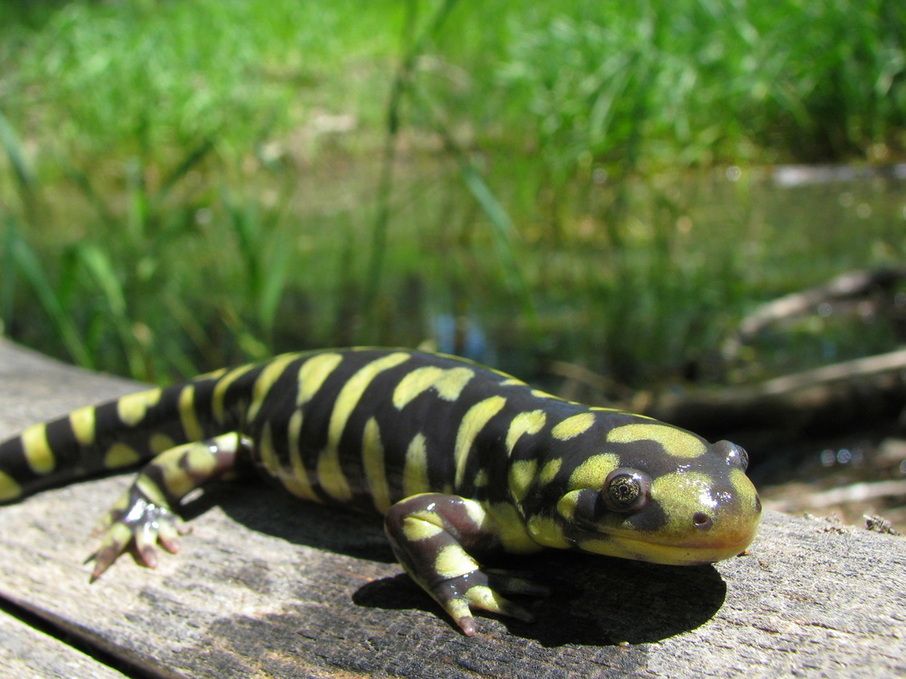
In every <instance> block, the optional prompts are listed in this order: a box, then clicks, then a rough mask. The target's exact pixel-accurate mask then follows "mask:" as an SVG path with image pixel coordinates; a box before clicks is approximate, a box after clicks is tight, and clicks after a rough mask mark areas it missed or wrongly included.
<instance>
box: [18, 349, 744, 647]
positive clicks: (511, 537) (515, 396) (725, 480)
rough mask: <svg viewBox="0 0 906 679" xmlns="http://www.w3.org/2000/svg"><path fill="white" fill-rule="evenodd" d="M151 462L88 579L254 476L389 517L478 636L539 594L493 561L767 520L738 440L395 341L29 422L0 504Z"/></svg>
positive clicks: (718, 548)
mask: <svg viewBox="0 0 906 679" xmlns="http://www.w3.org/2000/svg"><path fill="white" fill-rule="evenodd" d="M141 462H146V464H145V466H144V467H143V468H142V470H141V471H140V473H139V474H138V476H137V477H136V479H135V481H134V482H133V483H132V485H131V486H130V488H129V490H128V491H127V492H126V493H125V495H124V496H123V497H122V498H121V499H120V500H119V501H118V502H117V503H116V504H115V505H114V507H113V508H112V509H111V510H110V512H109V514H108V516H107V520H106V534H105V536H104V538H103V540H102V542H101V545H100V547H99V549H98V551H97V552H96V553H95V555H94V556H95V567H94V570H93V573H92V578H97V577H98V576H100V575H101V574H102V573H103V572H104V571H105V570H106V569H107V568H109V567H110V565H111V564H112V563H113V562H114V561H115V560H116V558H117V557H118V556H119V555H120V554H121V553H122V552H123V551H125V550H127V549H130V548H131V549H134V550H135V552H136V554H137V555H138V557H139V559H140V560H141V561H142V562H143V563H144V564H146V565H149V566H154V565H155V564H156V563H157V556H156V545H158V544H159V545H161V546H162V547H164V548H165V549H167V550H168V551H171V552H175V551H176V550H177V547H178V544H177V543H178V540H177V536H178V535H179V534H180V533H181V532H182V528H181V525H180V523H179V520H178V518H177V516H176V514H175V510H176V509H177V508H178V507H179V504H180V502H181V500H182V499H183V498H184V497H185V496H186V495H187V494H188V493H189V492H190V491H192V490H193V489H195V488H198V487H200V486H203V485H204V484H206V483H208V482H210V481H213V480H215V479H220V478H225V477H231V476H237V475H241V474H244V473H248V470H250V469H252V468H253V467H254V468H257V469H258V470H259V471H260V472H262V473H264V474H265V475H266V476H268V477H271V478H273V479H276V480H277V481H278V482H279V483H280V484H282V485H283V486H284V487H285V488H286V489H287V490H288V491H289V492H291V493H292V494H294V495H296V496H298V497H300V498H302V499H304V500H310V501H315V502H322V503H331V504H339V505H348V506H352V507H356V508H359V509H364V510H367V511H374V512H379V513H381V514H383V515H384V517H385V527H386V532H387V536H388V538H389V540H390V543H391V545H392V547H393V550H394V552H395V554H396V556H397V558H398V560H399V562H400V563H401V564H402V566H403V567H404V568H405V569H406V570H407V571H408V572H409V574H410V575H411V576H412V577H413V579H414V580H415V581H416V582H418V583H419V584H420V585H421V586H422V587H423V588H424V589H425V590H426V591H427V592H428V593H429V594H430V595H431V596H432V597H434V599H435V600H436V601H437V602H438V603H439V604H440V605H441V606H442V607H443V608H444V609H445V610H446V611H447V613H448V614H449V615H450V617H451V618H452V619H453V620H454V621H455V622H456V624H457V625H458V626H459V627H460V629H462V631H463V632H464V633H466V634H468V635H472V634H474V633H475V631H476V628H475V621H474V619H473V617H472V610H475V609H481V610H486V611H491V612H496V613H500V614H503V615H511V616H515V617H517V618H520V619H523V620H530V619H531V615H530V613H529V612H528V611H527V610H526V609H525V608H523V607H521V606H520V605H518V604H516V603H514V602H512V601H510V600H509V599H508V598H506V597H507V596H509V595H513V594H515V595H528V596H540V595H543V594H544V593H545V592H546V590H545V588H544V587H541V586H539V585H537V584H534V583H532V582H530V581H528V580H525V579H523V578H520V577H516V576H513V575H511V574H507V573H504V572H491V571H487V570H484V569H482V567H481V566H480V564H479V563H478V561H477V560H476V558H477V557H479V556H481V555H484V554H486V553H488V552H492V551H503V552H509V553H514V554H519V553H529V552H534V551H537V550H540V549H543V548H545V547H552V548H562V549H578V550H581V551H585V552H592V553H598V554H604V555H610V556H617V557H623V558H629V559H638V560H643V561H652V562H656V563H668V564H697V563H710V562H714V561H718V560H721V559H725V558H729V557H731V556H733V555H735V554H737V553H739V552H740V551H742V550H744V549H745V548H746V547H747V546H748V544H749V543H750V542H751V540H752V538H753V537H754V534H755V530H756V527H757V525H758V521H759V518H760V512H761V505H760V503H759V500H758V496H757V494H756V492H755V489H754V487H753V486H752V484H751V482H750V481H749V480H748V478H747V477H746V476H745V467H746V463H747V459H746V453H745V451H744V450H743V449H742V448H740V447H739V446H737V445H735V444H733V443H729V442H727V441H720V442H718V443H715V444H709V443H708V442H707V441H705V440H704V439H702V438H700V437H698V436H696V435H695V434H692V433H690V432H687V431H685V430H682V429H678V428H676V427H672V426H670V425H666V424H663V423H660V422H657V421H655V420H652V419H649V418H646V417H644V416H641V415H634V414H631V413H626V412H621V411H616V410H610V409H605V408H590V407H588V406H585V405H582V404H578V403H572V402H568V401H564V400H561V399H558V398H555V397H553V396H550V395H547V394H544V393H541V392H538V391H535V390H533V389H532V388H531V387H529V386H527V385H525V384H524V383H522V382H520V381H519V380H516V379H514V378H512V377H510V376H508V375H505V374H503V373H499V372H497V371H494V370H490V369H488V368H484V367H481V366H478V365H476V364H474V363H471V362H468V361H464V360H462V359H458V358H455V357H451V356H443V355H437V354H430V353H424V352H417V351H407V350H386V349H345V350H329V351H322V352H312V353H304V354H287V355H283V356H278V357H276V358H274V359H272V360H270V361H268V362H265V363H261V364H257V365H248V366H242V367H240V368H236V369H233V370H228V371H227V370H224V371H219V372H217V373H212V374H210V375H203V376H200V377H198V378H196V379H194V380H192V381H191V382H188V383H186V384H184V385H178V386H174V387H169V388H166V389H153V390H149V391H145V392H140V393H138V394H133V395H130V396H126V397H123V398H121V399H118V400H116V401H111V402H109V403H105V404H102V405H99V406H96V407H88V408H83V409H80V410H78V411H75V412H73V413H71V414H69V415H68V416H66V417H63V418H60V419H58V420H55V421H53V422H50V423H47V424H40V425H35V426H33V427H29V428H28V429H26V430H25V431H24V432H23V433H22V434H21V435H20V436H18V437H16V438H13V439H10V440H8V441H6V442H4V443H2V444H0V502H13V501H17V500H19V499H21V498H22V497H25V496H27V495H29V494H31V493H33V492H36V491H38V490H40V489H42V488H45V487H48V486H52V485H58V484H60V483H63V482H67V481H70V480H72V479H76V478H80V477H83V476H87V475H90V474H93V473H98V472H101V471H107V470H111V469H118V468H121V467H127V466H134V465H136V464H139V463H141ZM249 463H251V464H249Z"/></svg>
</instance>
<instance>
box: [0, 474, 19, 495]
mask: <svg viewBox="0 0 906 679" xmlns="http://www.w3.org/2000/svg"><path fill="white" fill-rule="evenodd" d="M20 495H22V487H21V486H20V485H19V484H18V483H16V482H15V481H14V480H13V477H12V476H10V475H9V474H6V473H4V472H0V502H7V501H8V500H15V499H16V498H17V497H19V496H20Z"/></svg>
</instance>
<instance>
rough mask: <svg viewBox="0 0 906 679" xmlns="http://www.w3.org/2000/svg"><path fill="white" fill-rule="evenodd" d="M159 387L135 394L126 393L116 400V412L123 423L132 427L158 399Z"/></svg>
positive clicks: (143, 417)
mask: <svg viewBox="0 0 906 679" xmlns="http://www.w3.org/2000/svg"><path fill="white" fill-rule="evenodd" d="M160 395H161V390H160V389H148V390H147V391H140V392H138V393H135V394H126V395H125V396H123V397H122V398H120V399H119V400H118V401H117V402H116V414H117V415H118V416H119V418H120V420H122V421H123V423H124V424H127V425H129V426H130V427H134V426H135V425H137V424H138V423H139V422H141V421H142V420H143V419H145V415H147V413H148V408H151V407H153V406H155V405H156V404H157V402H158V401H160Z"/></svg>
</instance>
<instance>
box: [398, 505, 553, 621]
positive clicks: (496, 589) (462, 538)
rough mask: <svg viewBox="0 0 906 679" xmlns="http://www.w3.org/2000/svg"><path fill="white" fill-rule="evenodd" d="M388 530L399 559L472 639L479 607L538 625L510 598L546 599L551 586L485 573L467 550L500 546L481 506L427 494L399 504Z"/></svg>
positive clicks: (520, 578)
mask: <svg viewBox="0 0 906 679" xmlns="http://www.w3.org/2000/svg"><path fill="white" fill-rule="evenodd" d="M384 529H385V530H386V532H387V537H388V538H389V539H390V544H391V546H392V547H393V551H394V554H396V558H397V560H398V561H399V562H400V564H401V565H402V566H403V567H404V568H405V569H406V571H407V572H408V573H409V575H410V576H412V578H413V580H415V581H416V582H417V583H418V584H419V586H420V587H421V588H422V589H424V590H425V591H426V592H428V594H430V595H431V596H432V597H433V598H434V599H435V601H437V602H438V603H439V604H440V605H441V606H442V607H443V609H444V610H445V611H446V612H447V613H448V614H449V615H450V617H451V618H453V620H454V622H456V624H457V625H458V626H459V628H460V629H461V630H462V631H463V633H465V634H466V635H468V636H472V635H473V634H475V632H476V627H475V619H474V617H473V616H472V610H473V609H480V610H485V611H490V612H492V613H498V614H500V615H506V616H510V617H514V618H517V619H519V620H523V621H525V622H532V621H533V620H534V618H533V616H532V614H531V613H530V612H529V611H528V610H526V609H525V608H523V607H522V606H520V605H518V604H516V603H514V602H512V601H510V600H509V599H507V598H506V597H505V596H504V595H513V594H516V595H525V596H545V595H547V593H548V590H547V588H546V587H543V586H541V585H537V584H535V583H533V582H531V581H530V580H527V579H525V578H522V577H518V576H515V575H510V574H508V573H506V572H504V571H490V570H485V569H482V567H481V566H480V565H479V563H478V562H477V561H476V560H475V559H474V558H473V557H472V555H471V554H469V551H467V550H475V551H480V550H484V549H490V548H493V547H495V546H497V542H498V540H497V536H496V531H495V526H494V522H493V521H492V520H491V518H490V517H489V516H488V514H487V513H486V511H485V510H484V508H483V507H482V506H481V504H480V503H478V502H476V501H474V500H469V499H466V498H462V497H459V496H455V495H443V494H440V493H425V494H422V495H414V496H412V497H409V498H406V499H404V500H401V501H400V502H398V503H396V504H395V505H393V506H392V507H391V508H390V509H389V511H388V512H387V515H386V517H385V520H384Z"/></svg>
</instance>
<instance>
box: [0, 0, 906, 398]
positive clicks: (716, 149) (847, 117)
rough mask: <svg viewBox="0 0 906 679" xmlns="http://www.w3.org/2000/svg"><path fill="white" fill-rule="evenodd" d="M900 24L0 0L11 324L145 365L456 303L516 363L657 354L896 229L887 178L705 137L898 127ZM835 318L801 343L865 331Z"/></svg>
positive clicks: (33, 340)
mask: <svg viewBox="0 0 906 679" xmlns="http://www.w3.org/2000/svg"><path fill="white" fill-rule="evenodd" d="M904 35H906V5H904V3H902V2H897V1H895V0H886V1H885V0H868V1H865V2H855V1H854V0H830V1H828V2H821V3H814V2H806V1H803V0H779V1H778V2H773V3H756V2H747V1H744V0H676V1H675V2H671V3H666V2H656V1H654V0H649V1H647V2H646V1H641V2H637V3H617V2H601V1H600V0H597V1H595V2H590V1H584V0H559V1H557V2H548V3H528V2H521V1H520V2H503V0H493V1H489V2H484V3H467V2H457V1H456V0H407V1H405V2H399V1H397V0H393V1H391V0H373V1H372V2H367V3H362V2H357V1H354V0H338V1H336V2H331V3H323V2H313V1H300V0H269V1H267V2H265V1H264V0H243V1H241V2H240V1H229V0H196V1H194V2H190V3H187V2H170V1H166V0H143V1H134V2H88V1H72V2H51V1H46V2H24V1H22V2H5V3H2V4H0V150H2V153H0V228H2V229H3V230H4V231H3V236H2V240H0V242H2V247H3V250H2V252H0V265H2V267H3V268H2V276H0V314H2V320H3V324H4V327H5V331H6V333H7V334H9V335H10V336H13V337H15V338H17V339H20V340H22V341H25V342H27V343H30V344H33V345H35V346H38V347H40V348H41V349H43V350H45V351H48V352H51V353H56V354H59V355H62V356H66V357H69V358H71V359H72V360H75V361H77V362H79V363H82V364H84V365H89V366H93V367H97V368H103V369H107V370H112V371H115V372H122V373H128V374H131V375H133V376H135V377H137V378H140V379H147V380H156V381H167V380H170V379H173V378H175V377H177V376H179V375H185V374H189V373H193V372H197V371H199V370H204V369H207V368H211V367H215V366H218V365H222V364H226V363H233V362H236V361H239V360H244V359H245V358H248V357H252V358H259V357H263V356H266V355H268V354H270V353H273V352H275V351H280V350H284V349H296V348H303V347H308V346H323V345H337V344H349V343H371V344H378V343H391V344H416V343H418V342H420V341H422V340H423V339H426V338H429V339H430V338H437V337H438V335H439V334H441V333H440V331H439V330H438V328H439V327H440V325H442V323H443V322H445V321H446V320H447V319H452V320H453V321H454V325H455V327H456V329H457V332H458V335H457V336H463V335H467V334H468V333H469V332H473V334H474V333H475V332H477V333H478V335H480V336H486V338H485V339H484V340H483V344H482V346H483V347H484V348H483V349H478V350H477V351H478V353H479V357H480V358H483V359H485V360H494V353H495V352H496V353H497V354H498V356H497V359H498V362H500V363H502V364H503V365H504V366H505V367H507V368H509V369H512V370H518V371H520V372H522V373H525V372H532V371H533V369H534V368H535V367H537V365H539V364H540V363H541V362H543V361H544V360H546V359H548V358H551V357H560V358H566V359H570V360H577V361H581V362H583V363H584V364H586V365H588V366H589V367H591V368H592V369H594V370H596V371H600V372H603V373H607V374H610V375H612V376H613V377H615V378H616V379H617V380H619V381H622V382H629V383H633V384H638V383H642V382H650V381H659V380H670V379H675V378H677V377H678V376H682V375H683V374H686V373H687V372H688V366H689V365H690V364H691V363H696V364H700V363H702V362H705V363H707V360H708V356H709V355H710V354H711V353H713V351H714V350H715V347H716V346H717V345H718V343H719V341H720V339H721V337H722V336H724V335H725V334H726V333H727V332H728V331H729V329H730V328H731V327H732V325H733V323H734V322H735V320H736V319H738V317H739V316H740V315H741V314H742V313H744V312H745V311H746V310H747V309H750V308H751V307H752V306H753V305H754V304H755V303H757V302H758V301H761V300H764V299H768V298H770V297H771V296H773V295H775V294H781V293H782V292H785V291H787V290H789V289H792V288H795V287H797V286H801V285H807V284H811V283H816V282H819V281H820V280H822V279H823V278H825V277H828V276H830V275H833V274H834V273H837V272H838V271H840V270H841V269H843V268H848V267H855V266H870V265H876V264H883V263H886V262H891V261H898V260H901V259H902V258H903V255H904V250H906V236H904V232H906V229H903V220H904V219H906V208H904V207H903V201H902V189H897V187H896V186H890V185H887V184H871V185H866V186H862V187H857V188H853V189H851V190H850V193H849V195H850V198H851V200H850V202H849V203H848V204H847V203H845V202H841V201H840V200H838V199H837V198H838V194H839V193H840V190H839V188H838V187H830V188H823V189H822V188H816V189H811V190H809V191H808V192H806V193H798V194H792V193H791V194H789V195H784V196H781V197H780V198H779V199H777V198H772V199H771V200H773V201H774V202H773V203H770V204H769V203H768V202H767V200H766V198H765V196H766V193H767V192H768V189H767V187H765V186H764V185H763V184H762V183H760V182H759V181H758V179H757V176H756V174H755V173H753V172H749V171H748V170H746V171H740V170H735V173H736V174H735V175H734V180H735V181H732V182H731V181H727V180H726V179H724V178H723V177H724V174H723V173H722V172H721V171H717V172H713V173H712V171H711V170H710V168H722V167H725V166H726V165H729V164H732V165H734V166H735V165H742V166H743V167H746V166H747V165H750V164H752V165H755V164H764V163H771V162H779V161H814V160H821V161H864V160H869V161H887V160H889V159H891V158H895V157H897V156H898V155H899V154H902V151H903V149H904V147H906V132H904V130H906V76H904V72H906V52H904V44H903V36H904ZM689 169H697V170H698V171H699V172H700V174H699V175H698V178H697V179H695V180H692V179H690V178H689V176H688V175H686V174H685V172H686V171H687V170H689ZM740 177H741V179H740ZM791 196H792V197H791ZM803 201H804V202H803ZM865 206H867V207H865ZM866 210H867V213H866ZM470 329H471V330H470ZM858 337H859V346H857V347H855V348H850V349H842V350H840V351H837V352H836V354H834V352H833V351H832V352H831V353H832V354H834V355H832V356H831V355H828V354H827V353H826V352H824V353H822V354H821V356H820V357H821V358H824V359H827V358H835V357H836V358H840V357H845V355H847V354H848V353H853V352H867V351H871V350H874V349H877V348H878V347H883V346H885V345H886V344H887V343H889V342H890V341H892V340H891V337H890V334H889V332H887V331H886V330H885V329H883V328H880V329H878V328H875V329H871V330H868V331H866V332H862V333H858ZM442 344H443V342H442ZM443 348H448V349H461V342H458V343H457V342H453V344H452V345H451V346H446V345H444V347H443ZM815 355H816V352H814V351H813V350H812V349H810V348H808V346H806V348H805V349H804V350H803V351H802V352H801V353H800V355H799V356H800V358H802V357H804V359H803V360H802V361H800V363H799V364H802V363H803V362H804V363H808V360H809V359H810V358H811V357H813V356H815ZM797 360H798V359H797ZM782 367H789V366H787V365H783V366H782Z"/></svg>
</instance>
